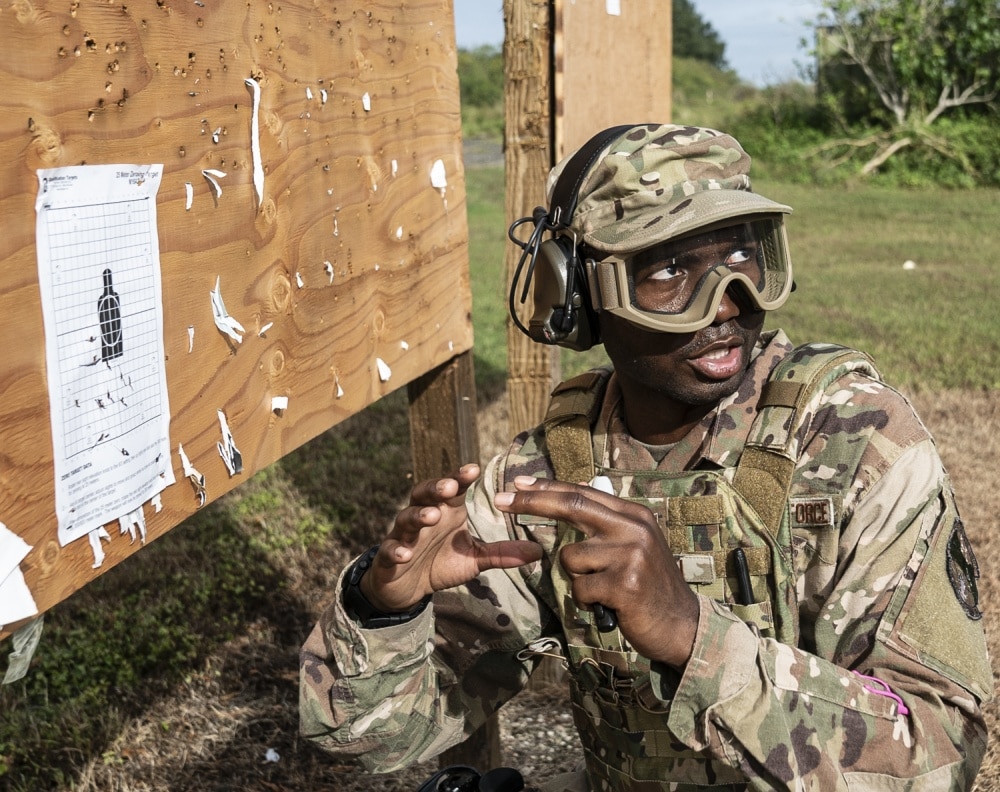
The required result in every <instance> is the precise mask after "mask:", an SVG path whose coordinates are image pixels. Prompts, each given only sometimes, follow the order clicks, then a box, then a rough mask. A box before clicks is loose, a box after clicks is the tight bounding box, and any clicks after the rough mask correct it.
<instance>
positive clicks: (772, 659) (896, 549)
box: [301, 331, 992, 791]
mask: <svg viewBox="0 0 1000 792" xmlns="http://www.w3.org/2000/svg"><path fill="white" fill-rule="evenodd" d="M762 341H767V342H768V343H766V345H764V346H763V348H762V349H761V351H760V353H759V354H758V355H757V356H756V357H755V359H754V361H753V363H752V364H751V366H750V369H749V372H748V374H747V376H746V378H745V379H744V381H743V384H742V385H741V387H740V389H739V390H738V391H737V393H735V394H734V395H733V396H732V397H730V398H729V399H727V400H725V401H724V402H723V403H722V404H720V406H719V407H718V408H717V409H716V410H715V411H713V412H712V413H710V414H709V415H708V416H706V417H705V419H704V420H703V421H702V422H701V424H700V425H699V426H697V427H696V428H695V429H693V430H692V431H691V432H690V433H689V434H688V436H687V437H685V438H684V439H683V440H681V441H680V442H679V443H678V444H677V445H676V446H674V447H673V448H671V449H670V450H669V452H668V453H667V454H666V456H665V457H664V458H663V459H662V461H661V462H659V463H657V462H656V460H655V459H654V457H653V456H651V454H650V451H649V449H647V448H646V447H645V446H643V445H642V444H641V443H639V442H637V441H636V440H634V439H633V438H631V437H630V436H629V435H628V433H627V432H626V431H625V428H624V423H623V421H622V418H621V414H620V410H619V401H618V398H617V394H618V391H617V387H616V384H615V381H614V379H613V378H612V380H611V382H610V383H609V385H608V390H607V394H606V396H605V398H604V401H603V404H602V405H601V408H600V413H599V415H598V417H597V420H596V425H595V428H594V432H593V448H594V453H595V460H596V461H597V464H598V465H599V466H602V467H604V468H606V469H607V470H608V471H613V470H615V469H618V470H628V471H638V470H646V471H657V470H658V471H660V472H662V473H675V472H679V471H692V470H706V471H722V473H723V475H724V476H726V475H728V476H730V477H731V475H732V471H733V466H734V464H735V463H736V462H737V460H738V458H739V457H740V456H741V453H742V449H743V448H744V446H745V444H746V443H747V439H748V433H749V432H750V429H751V425H752V423H753V419H754V417H755V415H756V411H757V405H758V398H759V396H760V392H761V389H762V387H763V385H764V383H765V381H766V380H767V377H768V374H769V372H770V371H771V370H772V369H773V368H774V366H775V365H776V364H777V362H778V361H779V360H781V359H783V358H785V357H786V356H788V355H789V354H792V352H791V344H790V343H789V342H788V340H787V338H786V337H785V336H784V335H783V334H782V333H781V332H780V331H778V332H776V333H772V334H765V337H764V338H763V339H762ZM797 423H798V425H799V426H801V427H803V428H802V429H801V430H800V432H799V433H798V438H797V446H798V448H799V449H800V450H799V453H798V459H797V463H796V465H795V470H794V475H793V478H792V485H791V492H790V497H789V505H788V518H789V520H790V524H791V527H792V548H791V550H792V555H791V562H792V565H793V567H794V591H795V596H796V599H797V606H798V607H797V613H796V618H797V624H798V626H797V629H796V630H795V632H796V633H797V640H796V644H795V645H789V644H786V643H782V642H780V641H778V640H776V639H774V638H768V637H765V636H764V634H762V632H761V629H760V627H759V625H755V626H753V627H751V626H749V625H748V624H747V623H746V622H744V621H741V620H740V619H739V618H737V617H736V616H734V613H733V607H732V605H727V604H724V603H720V602H719V601H717V600H716V599H714V598H712V597H710V596H707V595H701V596H699V601H700V609H701V615H700V620H699V626H698V634H697V638H696V642H695V646H694V650H693V653H692V655H691V660H690V661H689V663H688V664H687V666H686V668H685V669H684V671H683V673H682V674H681V675H678V674H677V673H676V672H673V671H672V670H671V669H668V668H666V667H662V668H657V664H655V663H653V664H652V666H651V667H650V664H649V663H648V662H647V663H646V667H647V669H648V673H647V674H646V677H645V679H644V680H643V681H644V683H647V684H644V685H640V686H636V687H637V688H638V687H641V688H642V690H641V691H640V693H639V695H640V700H641V696H643V695H645V696H649V695H650V694H652V698H651V699H649V700H648V701H646V702H644V706H645V709H647V710H652V711H657V710H659V712H660V714H659V717H660V718H662V726H661V731H662V734H663V735H664V737H663V738H662V739H668V740H669V741H672V742H675V743H677V747H681V748H686V749H690V750H691V751H693V752H695V753H699V754H701V755H702V756H703V757H705V758H708V759H710V760H711V762H710V763H709V764H708V765H706V767H709V768H714V769H711V770H709V771H708V772H709V774H710V777H711V774H712V773H717V775H715V776H714V780H713V783H714V784H715V785H720V784H722V783H726V782H728V781H733V780H735V779H742V781H741V782H740V783H737V785H736V786H735V787H733V788H743V786H742V783H746V784H747V785H748V786H747V788H751V789H762V790H764V789H797V790H798V789H801V790H824V791H825V790H834V789H845V790H846V789H851V790H858V789H864V790H869V789H871V790H875V789H878V790H882V789H908V790H922V789H964V788H968V787H970V786H971V784H972V780H973V778H974V776H975V774H976V772H977V770H978V768H979V765H980V763H981V762H982V758H983V753H984V751H985V743H986V731H985V727H984V724H983V719H982V715H981V712H980V709H979V703H980V702H981V701H983V700H986V699H988V698H990V697H991V694H992V679H991V677H992V674H991V671H990V666H989V661H988V659H987V655H986V647H985V639H984V636H983V632H982V628H981V621H980V620H979V616H980V615H981V614H980V613H979V611H978V605H977V599H976V596H975V589H974V587H975V570H974V556H972V554H971V551H970V550H969V548H968V545H967V542H966V540H965V537H964V532H963V530H962V527H961V522H960V520H959V519H958V516H957V512H956V510H955V506H954V502H953V495H952V489H951V485H950V483H949V481H948V478H947V475H946V473H945V471H944V470H943V468H942V466H941V462H940V460H939V458H938V455H937V452H936V450H935V448H934V444H933V441H932V440H931V438H930V436H929V435H928V433H927V431H926V430H925V428H924V427H923V425H922V424H921V423H920V421H919V419H918V418H917V417H916V415H915V414H914V413H913V411H912V409H911V408H910V406H909V405H908V403H907V402H906V401H905V400H904V398H903V397H902V396H900V395H899V394H898V393H896V392H895V391H893V390H892V389H891V388H889V387H887V386H885V385H883V384H881V383H879V382H877V381H876V380H874V379H873V378H871V377H870V376H868V375H866V374H864V373H860V372H852V373H850V374H847V375H845V376H843V377H841V378H839V379H838V380H837V381H836V382H834V383H832V384H831V385H830V386H829V387H828V388H827V389H826V390H825V392H824V393H822V394H821V395H820V396H818V397H817V398H815V399H814V400H813V402H812V404H811V405H810V408H809V411H808V414H807V415H804V416H802V417H801V419H800V420H798V421H797ZM545 451H546V445H545V436H544V433H543V432H542V431H541V430H535V431H534V432H531V433H525V434H522V435H520V436H519V437H518V438H517V439H516V440H515V441H514V443H513V444H512V446H511V448H510V449H509V450H508V451H507V453H506V454H504V455H501V456H500V457H498V458H496V459H494V460H493V461H492V462H491V463H490V465H489V466H488V468H487V470H486V471H485V474H484V476H483V478H482V480H481V483H480V486H478V487H477V488H476V489H475V490H473V491H471V492H470V493H469V497H468V504H469V513H470V525H471V528H472V530H473V532H474V533H475V534H476V535H477V536H479V537H481V538H482V539H484V540H485V541H494V540H497V539H502V538H508V537H517V538H532V539H534V540H535V541H539V542H540V543H541V544H542V545H543V547H544V548H545V549H546V551H547V553H546V556H545V557H544V558H543V560H542V562H540V563H539V564H535V565H532V566H530V567H527V568H523V569H519V570H508V571H506V572H504V571H498V570H494V571H491V572H488V573H485V574H483V575H482V576H481V577H480V578H479V579H477V580H475V581H473V582H472V583H470V584H469V585H467V586H464V587H461V588H459V589H456V590H452V591H447V592H439V593H438V594H436V595H435V597H434V602H433V605H432V607H430V608H428V610H427V611H426V612H425V613H424V614H422V615H421V616H419V617H417V619H415V620H414V621H412V622H410V623H408V624H405V625H401V626H398V627H388V628H383V629H379V630H364V629H361V628H360V627H359V626H358V625H357V624H355V623H354V622H352V621H351V620H350V619H348V618H347V617H346V615H345V614H344V612H343V609H342V606H341V604H340V603H339V601H338V602H335V603H334V604H333V605H332V606H331V607H330V608H329V610H328V611H327V612H326V613H325V614H324V616H323V617H322V619H321V621H320V622H319V624H318V625H317V626H316V628H315V630H314V631H313V633H312V634H311V635H310V637H309V639H308V640H307V642H306V644H305V646H304V647H303V652H302V687H301V691H302V701H301V715H302V732H303V734H305V735H306V736H308V737H310V738H312V739H315V740H316V741H318V742H319V743H321V744H322V745H324V746H325V747H327V748H328V749H330V750H332V751H334V752H336V753H338V754H341V755H355V756H358V757H359V758H360V760H361V761H362V763H363V764H364V765H365V766H366V767H367V768H369V769H371V770H373V771H378V772H388V771H392V770H394V769H397V768H400V767H402V766H404V765H407V764H409V763H411V762H414V761H418V760H423V759H427V758H429V757H431V756H434V755H436V754H437V753H439V752H440V751H442V750H443V749H444V748H446V747H448V746H450V745H452V744H455V743H456V742H458V741H460V740H461V739H463V738H464V737H466V736H468V735H469V734H470V733H471V731H472V730H473V729H475V728H476V727H477V726H479V725H480V724H482V723H483V722H484V721H485V719H486V718H487V717H488V716H489V715H490V714H491V713H492V712H494V711H495V710H496V709H497V708H498V707H499V706H500V705H501V704H503V703H504V702H505V701H506V700H508V699H509V698H510V697H511V696H512V695H514V694H515V693H516V692H517V691H518V690H519V689H521V688H522V687H523V685H524V684H525V682H526V680H527V677H528V675H529V674H530V672H531V669H532V667H533V665H534V663H535V662H536V660H537V657H538V655H537V654H535V653H534V652H533V651H532V648H534V649H540V648H543V647H544V646H545V641H544V639H546V638H554V639H555V640H557V641H559V642H560V643H564V642H565V640H566V637H565V636H566V633H567V629H566V628H564V626H563V625H562V624H560V619H559V617H558V616H557V614H558V613H559V612H560V610H562V609H563V606H562V605H561V604H560V603H559V602H558V596H557V594H556V589H557V587H556V586H555V585H554V583H553V575H552V570H553V559H552V555H551V552H552V550H553V547H554V545H555V542H556V528H555V526H552V525H551V524H546V523H544V522H541V523H538V522H536V523H534V524H532V522H531V520H529V519H526V518H523V517H522V518H519V519H517V520H516V521H512V520H510V519H508V518H506V517H505V516H504V515H502V514H500V513H499V512H497V511H496V510H495V509H494V508H493V506H492V497H493V494H494V493H495V492H496V491H497V488H498V487H502V486H503V482H504V481H505V480H510V478H511V477H512V476H513V475H515V474H518V473H528V474H531V475H536V476H540V477H541V476H547V475H552V470H551V462H550V461H549V458H548V456H547V455H546V453H545ZM642 480H643V479H642V477H640V476H629V477H623V478H620V479H619V480H618V482H617V484H618V488H617V489H616V494H619V495H622V496H624V497H631V496H636V495H637V494H643V496H645V495H646V494H648V493H639V492H638V490H639V489H642V485H641V484H640V483H638V482H641V481H642ZM692 541H693V542H694V545H695V546H696V545H697V544H698V542H699V541H700V538H699V537H698V536H697V535H695V536H693V537H692ZM678 549H679V548H678ZM678 555H683V553H679V554H678ZM682 566H683V565H682ZM962 570H964V571H962ZM694 577H697V572H695V573H694ZM963 586H964V587H965V588H963ZM723 598H724V599H728V598H729V597H728V596H724V597H723ZM569 629H570V630H571V629H572V625H569ZM765 632H766V628H765ZM609 640H615V639H609ZM570 659H571V661H572V660H573V658H570ZM853 671H856V672H857V674H855V673H852V672H853ZM858 674H861V675H863V676H859V675H858ZM883 686H885V687H886V689H887V690H888V691H890V692H891V693H892V694H893V695H894V696H898V697H899V699H900V700H901V702H902V703H903V704H904V707H900V706H899V704H898V703H897V701H896V699H895V698H893V697H891V696H889V695H884V694H880V691H882V690H883ZM903 709H905V710H906V714H903V712H902V710H903ZM575 710H576V711H575V717H576V719H577V723H578V727H581V726H582V727H583V728H586V727H587V723H588V721H595V720H599V719H600V717H601V713H599V712H598V714H596V715H595V714H594V711H593V710H592V711H591V712H590V714H588V711H587V710H586V709H585V708H583V707H582V706H581V704H580V703H577V704H576V705H575ZM604 714H605V715H608V713H604ZM584 742H585V743H586V742H587V738H586V737H584ZM698 772H705V769H704V768H702V770H700V771H698ZM664 775H665V776H668V775H669V774H668V773H666V772H665V773H664ZM591 780H592V783H593V785H594V786H595V787H598V788H602V787H604V786H605V785H607V784H608V782H607V781H606V780H604V779H600V778H594V777H592V779H591ZM611 783H614V785H615V786H616V787H617V788H620V789H628V788H635V789H641V788H646V786H640V785H638V784H630V783H629V782H628V780H626V779H619V780H618V782H617V783H616V782H611ZM649 788H661V787H660V785H653V786H650V787H649ZM662 788H671V789H688V788H697V786H689V785H684V786H680V787H677V786H668V785H666V784H665V785H663V786H662Z"/></svg>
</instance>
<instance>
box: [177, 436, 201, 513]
mask: <svg viewBox="0 0 1000 792" xmlns="http://www.w3.org/2000/svg"><path fill="white" fill-rule="evenodd" d="M177 453H178V454H180V457H181V466H182V467H183V468H184V475H185V476H187V479H188V481H190V482H191V486H192V487H193V488H194V494H195V497H197V498H198V508H199V509H200V508H201V507H202V506H204V505H205V501H206V500H208V493H207V492H206V491H205V477H204V476H203V475H201V473H199V472H198V471H197V470H196V469H195V467H194V465H192V464H191V460H190V459H188V456H187V454H185V453H184V446H182V445H181V444H180V443H178V444H177Z"/></svg>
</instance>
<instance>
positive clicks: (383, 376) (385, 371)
mask: <svg viewBox="0 0 1000 792" xmlns="http://www.w3.org/2000/svg"><path fill="white" fill-rule="evenodd" d="M375 366H376V367H377V368H378V378H379V379H380V380H382V382H388V381H389V377H391V376H392V369H391V368H389V364H388V363H386V362H385V361H384V360H382V358H375Z"/></svg>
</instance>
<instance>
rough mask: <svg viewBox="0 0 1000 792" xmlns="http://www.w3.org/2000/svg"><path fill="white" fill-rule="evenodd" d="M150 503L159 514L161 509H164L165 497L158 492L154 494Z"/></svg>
mask: <svg viewBox="0 0 1000 792" xmlns="http://www.w3.org/2000/svg"><path fill="white" fill-rule="evenodd" d="M149 503H150V505H151V506H152V507H153V511H154V512H155V513H156V514H159V513H160V512H161V511H163V499H162V498H161V497H160V493H159V492H157V493H156V494H155V495H154V496H153V499H152V500H151V501H150V502H149Z"/></svg>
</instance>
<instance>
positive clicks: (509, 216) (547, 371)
mask: <svg viewBox="0 0 1000 792" xmlns="http://www.w3.org/2000/svg"><path fill="white" fill-rule="evenodd" d="M552 17H553V14H552V0H532V1H531V2H525V0H504V22H505V25H506V30H505V35H504V129H505V133H504V168H505V172H504V175H505V180H506V189H505V194H506V200H505V205H504V208H505V218H506V222H507V225H508V226H509V225H510V224H511V223H513V222H514V221H515V220H517V219H519V218H521V217H527V216H529V215H530V214H531V212H532V210H533V209H534V208H535V207H536V206H538V205H539V204H540V203H543V202H544V199H545V180H546V178H547V177H548V173H549V169H550V168H551V167H552V165H553V164H554V162H553V153H552V152H553V139H552V117H553V107H552V75H553V74H554V72H555V66H554V63H553V47H552V39H553V35H552ZM519 254H520V250H518V249H517V248H516V247H514V246H513V245H509V246H508V248H507V258H506V265H507V282H508V283H510V282H511V280H512V278H513V276H514V271H515V269H516V267H517V261H518V257H519ZM523 307H524V309H525V310H524V313H522V314H520V316H522V317H528V316H530V310H531V297H530V294H529V297H528V302H527V303H526V304H525V306H523ZM522 321H526V319H522ZM558 381H559V347H554V346H545V345H543V344H539V343H536V342H534V341H532V340H531V339H530V338H528V337H527V336H525V335H524V333H522V332H521V331H520V330H518V329H517V327H515V326H514V323H513V322H512V321H511V319H510V318H509V317H508V319H507V398H508V401H509V410H508V415H509V421H510V425H509V430H510V435H511V437H513V436H514V434H516V433H517V432H520V431H522V430H523V429H527V428H529V427H532V426H535V425H536V424H539V423H541V421H542V418H544V417H545V409H546V407H547V406H548V403H549V394H550V393H551V392H552V387H553V385H554V384H555V383H556V382H558ZM562 679H563V671H562V667H561V666H560V665H559V664H558V663H557V662H555V661H550V660H544V661H543V662H542V663H541V665H539V667H538V668H537V669H536V671H535V674H534V676H533V677H532V685H533V686H540V687H543V686H545V685H550V684H558V683H559V682H561V680H562Z"/></svg>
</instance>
